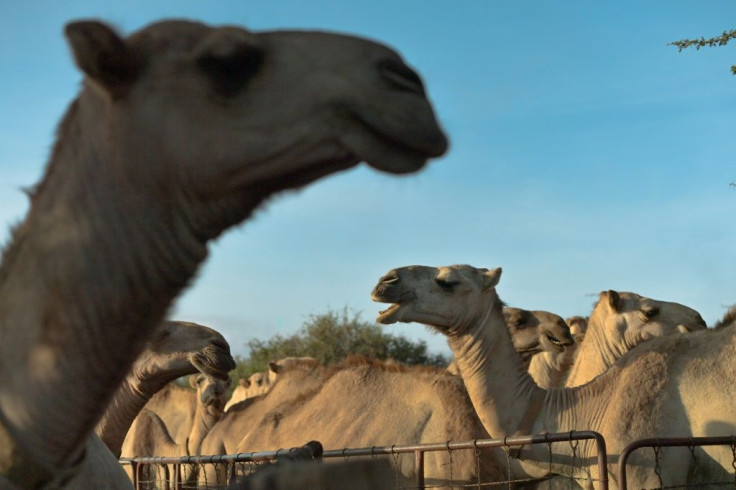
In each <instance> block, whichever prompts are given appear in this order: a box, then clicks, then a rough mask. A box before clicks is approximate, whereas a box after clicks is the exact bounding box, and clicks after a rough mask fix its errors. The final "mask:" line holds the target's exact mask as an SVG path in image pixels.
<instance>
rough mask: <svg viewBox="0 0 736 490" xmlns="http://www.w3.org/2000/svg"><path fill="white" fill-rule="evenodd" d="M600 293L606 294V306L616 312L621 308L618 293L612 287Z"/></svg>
mask: <svg viewBox="0 0 736 490" xmlns="http://www.w3.org/2000/svg"><path fill="white" fill-rule="evenodd" d="M602 294H605V295H606V296H607V300H608V306H610V307H611V309H612V310H613V311H616V312H618V311H619V309H620V308H621V297H620V296H619V295H618V293H617V292H616V291H614V290H613V289H609V290H608V291H606V292H605V293H602Z"/></svg>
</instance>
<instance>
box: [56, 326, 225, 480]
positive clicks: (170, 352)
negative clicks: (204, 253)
mask: <svg viewBox="0 0 736 490" xmlns="http://www.w3.org/2000/svg"><path fill="white" fill-rule="evenodd" d="M234 367H235V363H234V361H233V358H232V356H231V355H230V347H229V345H228V344H227V342H226V341H225V339H224V338H223V337H222V335H220V334H219V333H218V332H216V331H214V330H212V329H211V328H208V327H204V326H202V325H197V324H196V323H189V322H174V321H168V322H164V323H163V324H161V325H160V326H159V327H158V328H157V329H156V332H155V333H154V335H153V336H152V337H151V338H150V339H149V340H148V342H147V344H146V348H145V350H144V351H143V353H142V354H141V355H140V356H139V358H138V359H137V360H136V362H135V363H134V364H133V367H132V369H131V370H130V372H129V373H128V375H127V376H126V378H125V380H124V382H123V384H122V385H120V387H119V388H118V390H117V392H116V393H115V396H114V397H113V402H112V403H111V404H110V405H109V406H108V407H107V410H106V411H105V414H104V416H103V418H102V420H101V421H100V423H99V424H98V426H97V429H96V432H97V435H98V436H99V437H97V436H94V435H93V436H90V437H89V441H88V443H87V458H86V459H85V461H84V463H83V467H82V468H81V470H80V471H79V473H77V475H76V476H75V478H74V479H73V480H72V481H71V482H69V483H68V484H67V485H66V486H65V488H70V489H71V488H93V487H94V488H98V487H99V488H103V487H104V488H130V479H129V477H128V475H127V474H126V473H125V472H124V471H123V470H122V468H121V467H120V464H119V463H118V457H119V456H120V448H121V444H122V440H123V438H124V437H125V435H126V433H127V432H128V429H129V428H130V426H131V424H132V422H133V420H134V418H135V417H136V415H137V414H138V412H139V411H140V410H141V407H143V405H145V404H146V400H147V399H148V398H150V396H151V394H152V393H154V392H155V391H156V390H158V389H159V387H160V386H161V385H162V384H163V383H167V382H169V381H170V380H172V379H175V378H177V377H179V376H182V375H186V374H189V373H193V372H197V370H200V371H202V372H206V373H209V374H211V375H213V376H218V377H220V378H227V372H228V371H229V370H231V369H233V368H234ZM190 427H191V426H190ZM103 441H104V442H103Z"/></svg>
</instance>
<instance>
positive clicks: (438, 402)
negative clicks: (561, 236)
mask: <svg viewBox="0 0 736 490" xmlns="http://www.w3.org/2000/svg"><path fill="white" fill-rule="evenodd" d="M535 315H537V317H536V318H537V319H539V318H541V319H542V321H541V322H540V321H537V320H531V315H526V314H525V315H524V318H525V320H524V321H525V323H526V324H527V326H528V327H529V328H528V329H521V328H518V327H519V325H518V324H517V326H516V327H517V328H516V329H515V330H514V335H515V336H517V337H519V339H521V340H519V341H518V342H517V343H518V349H519V351H520V352H523V353H529V352H533V351H535V350H536V351H539V350H540V349H542V348H550V349H558V348H559V347H558V346H561V345H566V344H567V343H569V342H571V338H570V333H569V330H568V328H567V325H565V323H564V321H562V319H561V318H560V317H557V316H556V315H552V314H547V315H544V314H540V313H535ZM530 333H534V335H532V336H530V335H529V334H530ZM522 342H526V343H522ZM279 363H280V362H277V363H276V364H279ZM272 370H275V369H273V368H272ZM277 371H278V373H279V375H278V378H277V380H276V381H275V382H273V383H272V384H271V389H270V391H268V392H267V394H266V395H265V396H259V397H257V398H251V399H248V400H246V401H244V402H241V403H238V404H235V405H233V406H232V408H231V409H230V410H229V411H228V412H226V414H225V416H224V417H223V418H222V419H221V420H220V421H219V422H218V423H217V424H215V427H214V428H213V429H212V430H211V431H210V433H209V434H208V435H207V437H206V438H205V442H204V443H203V444H202V454H205V455H210V454H230V453H240V452H251V451H256V450H267V449H276V448H279V447H291V446H294V445H296V444H299V443H300V442H299V441H302V440H304V439H305V438H307V439H308V438H311V437H314V438H317V436H319V440H320V442H322V444H323V445H325V447H328V448H333V449H334V448H342V447H347V446H351V447H356V446H361V445H368V446H380V445H389V444H414V443H420V442H437V441H447V440H466V439H477V438H484V437H487V434H486V433H485V432H484V431H483V430H482V427H481V425H480V422H479V420H478V419H477V417H476V416H475V414H474V411H473V408H472V406H471V405H470V401H469V399H468V396H467V393H465V389H464V387H463V385H462V381H461V379H459V378H457V377H454V378H455V380H454V381H449V380H447V379H445V376H444V375H445V374H448V373H447V372H446V371H441V370H439V371H438V370H436V369H434V368H429V367H405V366H402V365H401V364H399V363H396V362H380V361H375V360H368V359H365V358H361V357H357V356H355V357H351V358H349V359H348V360H347V361H346V362H345V364H344V365H339V366H337V367H334V368H333V367H331V368H328V369H326V370H325V369H324V368H321V367H320V366H319V364H317V363H316V361H315V360H313V359H311V358H307V360H306V361H305V360H300V361H299V362H296V361H289V363H288V364H287V363H286V361H283V367H282V368H281V369H280V370H277ZM356 391H360V392H362V394H360V395H358V394H357V393H355V392H356ZM336 400H339V402H336ZM368 400H369V401H368ZM407 400H410V401H408V402H407ZM415 401H416V403H417V404H419V405H421V406H422V407H421V409H420V410H417V409H416V407H415V408H414V409H408V408H406V407H405V405H407V404H408V405H412V404H414V403H415ZM396 407H404V408H401V409H397V408H396ZM356 414H358V415H356ZM382 414H390V415H387V416H386V417H384V416H382ZM461 414H462V415H461ZM356 417H358V418H361V419H366V420H362V421H361V422H355V418H356ZM387 418H390V419H391V420H390V421H389V420H386V419H387ZM367 419H370V420H367ZM428 420H431V422H428ZM304 427H309V431H307V430H305V429H304ZM397 427H403V428H402V429H401V430H398V429H397ZM310 431H311V432H310ZM487 453H488V454H489V456H487V457H484V463H483V465H484V466H483V468H484V469H483V473H484V477H483V478H484V479H489V478H492V477H495V476H496V475H501V474H502V472H501V470H500V469H499V468H501V467H502V466H503V465H501V464H500V463H498V461H505V456H504V455H501V454H497V455H496V456H495V457H494V456H492V454H493V452H492V451H487ZM444 457H445V455H437V454H433V455H429V456H428V462H427V463H426V468H427V475H428V478H430V479H432V481H434V482H435V483H437V484H442V482H444V481H445V479H446V478H447V476H448V475H449V471H448V470H447V468H446V462H445V461H444V459H443V458H444ZM475 464H476V462H475V458H474V457H473V455H471V454H469V453H465V454H460V453H459V454H458V456H456V461H455V463H454V466H455V468H454V470H453V472H452V474H453V475H454V478H455V479H457V480H462V479H463V478H464V479H465V481H473V480H472V477H473V475H474V474H475V471H476V466H475ZM209 470H211V471H209V473H207V474H206V475H205V478H204V480H206V481H209V482H211V481H214V480H213V479H216V478H217V477H218V476H220V477H224V475H225V472H224V471H214V468H209ZM400 470H401V471H402V473H403V475H404V477H405V478H406V479H407V480H411V478H413V477H414V473H413V471H414V467H413V464H410V463H407V462H404V463H402V465H401V468H400ZM221 483H222V482H221Z"/></svg>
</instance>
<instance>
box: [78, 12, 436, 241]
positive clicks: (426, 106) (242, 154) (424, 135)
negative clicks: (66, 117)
mask: <svg viewBox="0 0 736 490" xmlns="http://www.w3.org/2000/svg"><path fill="white" fill-rule="evenodd" d="M66 36H67V38H68V40H69V43H70V45H71V49H72V51H73V55H74V58H75V60H76V63H77V65H78V66H79V68H80V69H81V70H82V71H83V72H84V75H85V79H84V90H83V92H82V95H81V97H80V99H79V101H80V102H82V104H80V106H84V107H85V108H86V107H92V106H95V107H98V108H99V107H101V108H102V109H101V111H102V114H104V120H103V119H100V120H99V121H98V123H99V124H100V125H101V126H106V127H105V128H100V131H101V132H104V133H105V134H106V135H107V139H108V140H109V141H110V142H111V144H112V145H118V146H117V147H116V148H110V151H111V152H112V153H113V155H112V156H113V159H114V161H135V160H138V161H139V162H141V163H140V164H141V165H145V168H140V166H139V167H138V168H134V169H129V171H128V174H127V175H125V176H121V177H123V178H128V179H131V182H138V181H139V180H140V179H141V178H143V177H142V175H145V178H146V179H148V184H136V185H138V186H142V185H148V186H153V187H152V188H154V189H156V191H157V192H158V193H159V194H161V195H163V196H166V197H167V198H169V199H171V200H172V201H175V202H177V203H179V204H180V203H182V202H183V201H184V200H183V199H181V198H180V197H181V196H186V198H187V199H186V200H187V202H189V201H191V200H192V199H194V200H198V201H200V203H201V209H195V210H192V211H194V212H196V211H201V212H205V211H208V212H210V213H212V212H215V211H217V212H219V213H225V214H228V216H227V217H222V216H218V217H220V218H221V219H223V220H224V221H223V222H222V223H220V224H219V226H220V228H223V227H225V226H230V225H232V224H235V223H236V222H239V221H240V220H242V219H244V218H245V217H246V216H247V215H248V214H249V212H250V211H251V210H252V208H253V207H255V205H257V204H258V203H259V202H260V201H261V200H262V199H265V198H266V197H267V196H268V195H270V194H272V193H273V192H276V191H279V190H282V189H288V188H296V187H301V186H303V185H305V184H307V183H309V182H312V181H314V180H316V179H318V178H320V177H323V176H325V175H328V174H330V173H333V172H336V171H340V170H344V169H347V168H350V167H353V166H355V165H356V164H357V163H359V162H360V161H365V162H367V163H368V164H369V165H370V166H372V167H374V168H376V169H379V170H382V171H385V172H389V173H394V174H403V173H408V172H414V171H416V170H419V169H420V168H422V167H423V166H424V165H425V163H426V162H427V160H428V159H429V158H431V157H437V156H440V155H442V154H443V153H444V152H445V151H446V149H447V146H448V143H447V140H446V138H445V136H444V134H443V132H442V131H441V129H440V128H439V126H438V123H437V121H436V119H435V116H434V113H433V109H432V107H431V106H430V103H429V101H428V99H427V96H426V93H425V89H424V86H423V83H422V81H421V79H420V78H419V76H418V75H417V74H416V73H415V72H414V71H413V70H412V69H411V68H409V67H408V66H407V65H406V64H405V63H404V62H403V60H402V59H401V57H400V56H399V55H398V54H397V53H396V52H395V51H393V50H392V49H389V48H388V47H386V46H383V45H381V44H378V43H376V42H372V41H369V40H365V39H360V38H356V37H352V36H346V35H339V34H332V33H325V32H308V31H273V32H252V31H248V30H245V29H242V28H239V27H235V26H223V27H212V26H208V25H204V24H201V23H198V22H190V21H181V20H177V21H163V22H158V23H154V24H151V25H149V26H147V27H145V28H143V29H141V30H140V31H137V32H135V33H134V34H132V35H130V36H129V37H122V36H120V35H118V34H117V33H116V32H115V31H114V30H112V29H111V28H110V27H108V26H107V25H106V24H103V23H100V22H96V21H79V22H72V23H70V24H68V25H67V26H66ZM101 151H103V152H104V151H107V150H106V149H102V150H101ZM126 152H127V154H126ZM117 170H118V171H123V170H122V169H117ZM238 205H239V206H240V207H241V208H243V209H242V210H240V211H238V210H236V208H237V206H238ZM225 207H227V209H223V208H225ZM212 208H215V209H212ZM190 213H191V211H190ZM236 214H237V216H235V215H236ZM206 218H210V219H214V218H211V217H209V216H199V215H196V213H195V216H194V219H197V220H198V222H199V221H201V220H204V219H206ZM219 231H222V230H219Z"/></svg>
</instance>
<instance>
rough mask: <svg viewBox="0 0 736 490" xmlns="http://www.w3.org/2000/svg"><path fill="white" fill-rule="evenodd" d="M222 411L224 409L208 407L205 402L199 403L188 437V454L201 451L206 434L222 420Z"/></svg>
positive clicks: (195, 453) (191, 454)
mask: <svg viewBox="0 0 736 490" xmlns="http://www.w3.org/2000/svg"><path fill="white" fill-rule="evenodd" d="M213 412H214V413H213ZM222 413H223V412H222V410H216V409H211V410H208V407H206V406H205V405H204V404H203V403H201V402H198V403H197V409H196V411H195V412H194V420H193V423H192V430H191V432H189V438H188V439H187V454H189V455H190V456H193V455H197V454H199V453H200V451H201V449H202V441H204V438H205V436H207V434H208V433H209V432H210V430H211V429H212V426H214V425H215V423H216V422H217V421H218V420H220V418H221V417H222Z"/></svg>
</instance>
